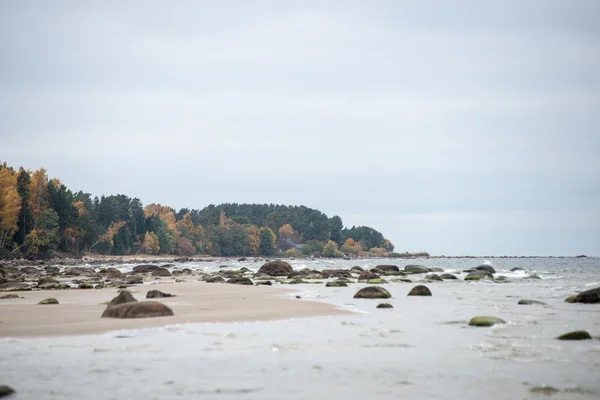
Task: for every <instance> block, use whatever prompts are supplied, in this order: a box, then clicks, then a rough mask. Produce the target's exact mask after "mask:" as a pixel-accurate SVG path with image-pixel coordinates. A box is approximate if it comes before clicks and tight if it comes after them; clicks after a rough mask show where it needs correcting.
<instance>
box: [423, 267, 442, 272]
mask: <svg viewBox="0 0 600 400" xmlns="http://www.w3.org/2000/svg"><path fill="white" fill-rule="evenodd" d="M427 270H428V271H429V272H444V269H443V268H440V267H433V268H427Z"/></svg>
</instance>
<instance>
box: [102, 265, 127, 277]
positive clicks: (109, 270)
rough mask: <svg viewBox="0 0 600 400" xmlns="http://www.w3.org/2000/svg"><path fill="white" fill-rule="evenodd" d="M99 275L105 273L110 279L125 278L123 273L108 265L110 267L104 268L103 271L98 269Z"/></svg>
mask: <svg viewBox="0 0 600 400" xmlns="http://www.w3.org/2000/svg"><path fill="white" fill-rule="evenodd" d="M100 275H106V277H107V278H110V279H124V278H125V274H124V273H122V272H121V271H119V270H118V269H116V268H113V267H110V268H106V269H105V270H103V271H100Z"/></svg>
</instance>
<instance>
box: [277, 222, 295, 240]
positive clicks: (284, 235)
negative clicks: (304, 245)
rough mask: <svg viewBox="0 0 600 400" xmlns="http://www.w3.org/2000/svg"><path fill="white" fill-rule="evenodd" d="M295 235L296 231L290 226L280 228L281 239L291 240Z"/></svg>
mask: <svg viewBox="0 0 600 400" xmlns="http://www.w3.org/2000/svg"><path fill="white" fill-rule="evenodd" d="M293 235H294V230H293V229H292V226H291V225H290V224H285V225H282V226H281V228H279V237H280V238H281V239H290V238H291V237H292V236H293Z"/></svg>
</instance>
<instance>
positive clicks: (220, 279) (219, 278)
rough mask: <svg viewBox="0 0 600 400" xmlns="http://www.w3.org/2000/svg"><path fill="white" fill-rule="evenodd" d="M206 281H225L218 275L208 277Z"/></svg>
mask: <svg viewBox="0 0 600 400" xmlns="http://www.w3.org/2000/svg"><path fill="white" fill-rule="evenodd" d="M205 282H206V283H225V279H223V278H222V277H220V276H213V277H212V278H208V279H207V280H206V281H205Z"/></svg>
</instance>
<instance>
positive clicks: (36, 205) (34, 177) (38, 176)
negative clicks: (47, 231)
mask: <svg viewBox="0 0 600 400" xmlns="http://www.w3.org/2000/svg"><path fill="white" fill-rule="evenodd" d="M28 200H29V209H30V210H31V217H32V219H33V229H35V228H36V227H37V220H38V218H39V216H40V215H41V214H42V212H44V210H45V209H46V208H48V175H46V170H45V169H44V168H40V169H38V170H37V171H35V172H33V173H32V174H31V179H30V180H29V199H28Z"/></svg>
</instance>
